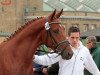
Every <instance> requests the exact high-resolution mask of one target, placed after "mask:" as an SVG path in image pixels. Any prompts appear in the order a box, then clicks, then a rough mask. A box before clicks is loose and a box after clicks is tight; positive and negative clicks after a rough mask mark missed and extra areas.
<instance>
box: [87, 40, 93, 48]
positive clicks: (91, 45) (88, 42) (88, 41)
mask: <svg viewBox="0 0 100 75" xmlns="http://www.w3.org/2000/svg"><path fill="white" fill-rule="evenodd" d="M86 47H87V48H88V49H91V48H92V47H93V42H91V40H86Z"/></svg>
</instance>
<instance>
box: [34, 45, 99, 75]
mask: <svg viewBox="0 0 100 75" xmlns="http://www.w3.org/2000/svg"><path fill="white" fill-rule="evenodd" d="M72 49H73V52H74V54H73V56H72V58H71V59H69V60H64V59H62V57H61V56H60V55H59V56H58V54H56V53H53V54H48V55H43V56H37V55H35V59H34V62H36V63H38V64H41V65H51V64H54V63H56V62H58V61H59V67H60V68H59V74H58V75H84V67H85V68H86V69H87V70H88V71H90V72H91V73H92V74H93V75H100V72H99V70H98V68H97V66H96V64H95V62H94V61H93V59H92V56H91V54H90V53H89V50H88V49H87V48H86V47H85V46H83V45H82V44H81V43H80V46H79V47H78V48H77V49H74V48H72Z"/></svg>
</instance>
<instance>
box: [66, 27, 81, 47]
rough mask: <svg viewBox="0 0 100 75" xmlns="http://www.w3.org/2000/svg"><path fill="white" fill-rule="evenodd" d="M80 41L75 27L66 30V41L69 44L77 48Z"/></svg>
mask: <svg viewBox="0 0 100 75" xmlns="http://www.w3.org/2000/svg"><path fill="white" fill-rule="evenodd" d="M79 39H80V29H79V28H78V27H75V26H71V27H70V28H69V30H68V40H69V43H70V44H71V45H72V46H73V47H75V48H77V47H78V46H79V44H78V42H79Z"/></svg>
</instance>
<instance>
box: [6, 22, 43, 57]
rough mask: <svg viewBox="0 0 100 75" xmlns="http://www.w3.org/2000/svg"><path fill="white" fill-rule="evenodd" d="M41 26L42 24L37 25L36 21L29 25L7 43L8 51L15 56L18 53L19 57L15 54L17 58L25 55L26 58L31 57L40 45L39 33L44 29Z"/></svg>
mask: <svg viewBox="0 0 100 75" xmlns="http://www.w3.org/2000/svg"><path fill="white" fill-rule="evenodd" d="M43 26H44V24H42V23H38V21H36V22H35V23H31V25H29V26H27V27H26V28H25V29H23V30H22V31H21V32H20V33H18V34H17V35H15V36H14V37H13V38H12V39H11V40H10V41H9V42H8V46H9V48H11V49H10V50H11V51H13V52H14V53H15V54H17V53H20V55H19V54H17V56H19V58H21V57H23V56H25V55H26V56H27V58H30V57H32V55H33V54H34V51H35V50H36V48H37V47H38V46H39V45H40V42H41V41H40V38H41V34H39V33H40V32H41V30H42V29H43V28H44V27H43ZM8 46H7V47H8ZM12 46H13V47H12ZM15 49H16V50H15ZM28 56H29V57H28Z"/></svg>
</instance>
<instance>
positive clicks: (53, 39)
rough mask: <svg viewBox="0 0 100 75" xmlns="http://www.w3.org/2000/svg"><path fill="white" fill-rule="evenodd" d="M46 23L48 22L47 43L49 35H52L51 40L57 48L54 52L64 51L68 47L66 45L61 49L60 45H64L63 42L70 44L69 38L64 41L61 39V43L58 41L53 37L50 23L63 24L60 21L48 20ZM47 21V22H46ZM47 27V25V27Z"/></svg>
mask: <svg viewBox="0 0 100 75" xmlns="http://www.w3.org/2000/svg"><path fill="white" fill-rule="evenodd" d="M46 23H48V25H47V27H48V28H47V29H46V30H47V38H46V44H47V41H48V37H50V38H51V40H52V42H53V47H54V48H55V51H54V52H56V53H59V54H60V53H62V52H63V51H64V50H65V49H66V47H65V48H64V49H61V48H60V47H61V46H62V45H63V44H69V42H68V41H67V40H63V41H61V42H59V43H57V42H56V40H55V38H54V37H53V35H52V32H51V30H50V25H52V24H61V23H60V22H50V23H49V22H46ZM46 23H45V24H46ZM45 28H46V27H45ZM59 48H60V50H59Z"/></svg>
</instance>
